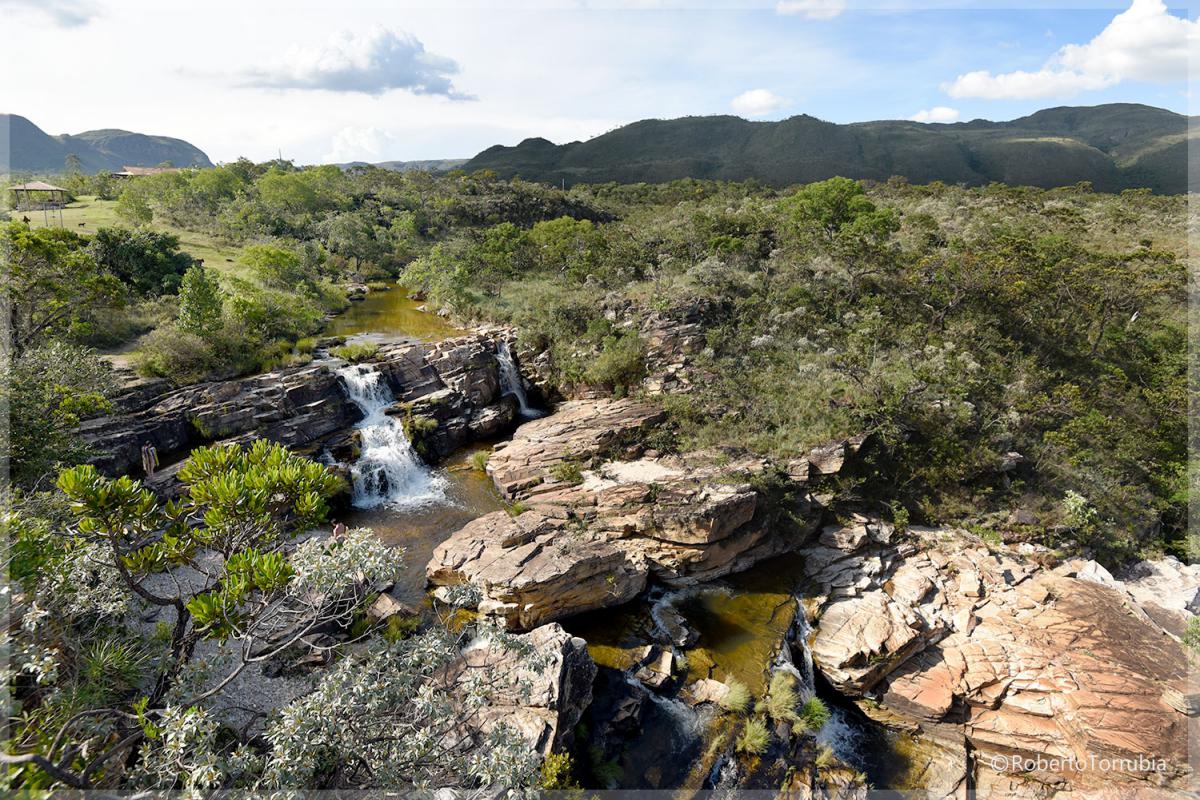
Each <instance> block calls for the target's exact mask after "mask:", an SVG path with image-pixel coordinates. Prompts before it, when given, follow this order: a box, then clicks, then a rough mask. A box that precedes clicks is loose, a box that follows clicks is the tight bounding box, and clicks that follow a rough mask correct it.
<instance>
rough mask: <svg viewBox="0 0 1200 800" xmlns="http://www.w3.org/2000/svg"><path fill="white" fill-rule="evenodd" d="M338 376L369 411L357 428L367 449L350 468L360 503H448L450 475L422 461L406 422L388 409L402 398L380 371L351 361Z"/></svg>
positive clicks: (358, 505)
mask: <svg viewBox="0 0 1200 800" xmlns="http://www.w3.org/2000/svg"><path fill="white" fill-rule="evenodd" d="M337 374H338V375H340V376H341V377H342V380H343V381H345V383H346V393H347V394H348V395H349V396H350V399H351V400H352V401H353V402H354V404H355V405H356V406H358V407H359V409H360V410H361V411H362V412H363V414H364V415H365V416H364V418H363V420H362V421H361V422H359V423H358V425H356V426H355V428H357V429H358V432H359V437H360V439H361V441H362V452H361V454H360V455H359V457H358V461H356V462H355V463H354V465H353V466H352V467H351V468H350V474H351V476H352V477H353V479H354V499H353V503H354V505H355V507H356V508H376V507H378V506H381V505H389V506H396V507H399V508H411V507H416V506H423V505H428V504H430V503H438V502H445V500H446V487H447V481H446V479H445V478H444V477H443V476H441V475H438V474H436V473H435V472H434V471H433V470H431V469H430V468H429V467H428V466H426V465H425V464H424V463H423V462H422V461H421V458H420V456H418V455H417V453H416V451H415V450H413V446H412V443H411V442H410V441H409V440H408V436H406V435H405V433H404V426H403V425H401V424H400V422H399V420H396V419H394V418H393V417H389V416H388V415H387V414H386V413H385V412H386V411H387V409H388V408H389V407H390V406H391V405H392V404H393V403H395V401H396V398H395V397H393V396H392V391H391V389H389V388H388V385H387V381H386V380H384V379H383V376H382V375H381V374H380V373H379V371H378V370H377V369H376V368H375V367H374V366H371V365H369V364H350V365H347V366H345V367H342V368H341V369H339V370H338V371H337Z"/></svg>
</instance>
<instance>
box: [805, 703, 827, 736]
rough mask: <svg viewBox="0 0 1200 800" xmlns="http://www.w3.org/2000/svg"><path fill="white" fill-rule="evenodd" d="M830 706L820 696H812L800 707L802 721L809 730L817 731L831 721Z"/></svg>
mask: <svg viewBox="0 0 1200 800" xmlns="http://www.w3.org/2000/svg"><path fill="white" fill-rule="evenodd" d="M829 716H830V715H829V708H828V707H827V706H826V705H825V703H823V702H822V701H821V699H820V698H819V697H810V698H808V700H805V701H804V705H803V706H801V707H800V722H801V723H803V725H804V727H805V728H807V729H808V730H810V731H812V732H813V733H816V732H817V731H819V730H821V728H824V727H825V723H827V722H829Z"/></svg>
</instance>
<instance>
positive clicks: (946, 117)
mask: <svg viewBox="0 0 1200 800" xmlns="http://www.w3.org/2000/svg"><path fill="white" fill-rule="evenodd" d="M909 119H911V120H912V121H913V122H956V121H957V120H958V109H957V108H950V107H949V106H934V107H933V108H926V109H924V110H922V111H918V112H917V113H915V114H913V115H912V116H911V117H909Z"/></svg>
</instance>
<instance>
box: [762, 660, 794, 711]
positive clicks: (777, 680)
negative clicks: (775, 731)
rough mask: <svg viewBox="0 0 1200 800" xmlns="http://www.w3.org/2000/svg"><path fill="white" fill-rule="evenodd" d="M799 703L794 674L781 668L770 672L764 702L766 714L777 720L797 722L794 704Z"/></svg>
mask: <svg viewBox="0 0 1200 800" xmlns="http://www.w3.org/2000/svg"><path fill="white" fill-rule="evenodd" d="M799 703H800V696H799V695H798V694H797V693H796V676H795V675H792V674H791V673H790V672H785V671H784V670H781V669H780V670H776V671H775V672H774V673H772V675H771V685H770V687H769V688H768V689H767V702H766V710H767V714H769V715H770V717H771V719H773V720H776V721H779V722H793V723H794V722H798V721H799V719H800V717H799V715H798V714H797V713H796V706H797V705H799Z"/></svg>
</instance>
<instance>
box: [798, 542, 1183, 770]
mask: <svg viewBox="0 0 1200 800" xmlns="http://www.w3.org/2000/svg"><path fill="white" fill-rule="evenodd" d="M910 535H911V536H913V539H914V541H911V542H906V543H901V544H898V545H882V544H867V545H865V546H864V545H863V544H862V537H861V536H858V535H856V534H853V533H850V532H843V533H841V534H838V535H831V536H828V537H826V536H822V539H821V542H820V543H819V544H817V545H815V546H813V547H811V548H809V549H808V550H807V551H806V559H805V569H806V572H807V573H808V575H809V577H810V579H811V580H812V582H813V584H814V586H815V589H816V594H815V597H814V598H813V600H812V601H811V602H812V605H813V606H814V607H815V609H816V610H815V613H814V616H815V617H816V620H815V622H816V625H815V628H816V630H815V635H814V636H813V637H812V645H811V650H812V656H813V659H814V662H815V663H816V664H817V666H818V668H820V669H821V671H822V672H823V674H824V675H825V676H826V677H827V678H829V680H830V682H831V683H832V684H833V685H834V686H835V688H837V689H838V690H839V691H842V692H844V693H847V694H849V695H851V696H855V697H862V696H866V695H870V696H871V697H873V698H876V699H877V701H878V703H879V706H878V707H877V709H878V711H879V712H881V713H888V714H892V715H894V717H895V718H896V719H898V720H900V721H902V722H903V724H905V725H906V726H912V727H915V728H916V729H917V730H920V731H922V732H926V733H930V734H938V735H943V734H944V732H945V730H947V729H949V730H952V731H956V732H958V734H959V735H961V736H963V737H964V738H965V741H966V742H967V743H968V745H969V748H970V749H971V750H972V751H973V752H974V753H975V754H976V763H978V764H981V765H983V767H984V768H986V767H987V765H988V764H989V763H990V761H989V760H990V759H992V758H993V757H995V758H996V759H999V758H1000V757H1002V756H1003V757H1009V756H1012V755H1017V756H1020V757H1027V758H1030V759H1033V760H1035V761H1036V759H1037V758H1038V757H1039V756H1041V757H1042V758H1043V760H1045V759H1051V760H1052V763H1053V764H1058V765H1059V768H1057V769H1055V768H1053V767H1050V768H1046V769H1041V771H1040V772H1039V771H1038V770H1035V772H1034V774H1033V775H1030V776H1022V777H1021V781H1024V780H1026V779H1027V778H1030V777H1032V778H1036V779H1037V780H1039V781H1043V782H1047V783H1061V784H1063V785H1064V786H1071V787H1075V788H1078V789H1087V790H1092V789H1096V788H1103V787H1112V786H1138V785H1144V783H1143V781H1151V782H1152V783H1154V784H1156V785H1157V784H1163V785H1175V784H1177V783H1178V782H1180V781H1182V780H1183V776H1184V775H1185V773H1186V767H1185V766H1184V765H1185V764H1186V743H1187V739H1188V731H1189V727H1191V726H1193V721H1192V718H1190V717H1188V716H1187V713H1188V712H1189V711H1190V709H1192V708H1193V707H1194V705H1196V704H1194V703H1193V698H1195V697H1196V696H1197V693H1196V692H1195V691H1193V690H1192V689H1191V688H1190V687H1191V684H1189V683H1188V682H1187V677H1188V676H1187V672H1188V670H1187V659H1186V656H1185V654H1184V651H1183V649H1182V646H1181V645H1180V643H1179V642H1178V641H1177V640H1175V639H1174V638H1173V637H1172V636H1170V635H1169V632H1168V631H1167V630H1165V629H1164V627H1163V626H1161V625H1160V624H1158V623H1156V622H1155V621H1154V619H1153V618H1152V617H1151V616H1150V615H1149V614H1148V613H1147V612H1146V611H1145V610H1144V609H1143V608H1142V606H1141V605H1140V603H1139V601H1138V599H1137V597H1136V595H1135V594H1134V590H1133V589H1130V588H1128V587H1127V586H1126V585H1125V584H1123V583H1122V582H1121V581H1118V580H1116V579H1115V578H1113V577H1112V576H1111V575H1109V574H1108V573H1107V571H1106V570H1103V568H1100V567H1099V565H1095V564H1090V563H1086V562H1075V563H1071V562H1069V563H1068V564H1064V565H1063V567H1062V568H1060V569H1059V570H1056V571H1054V572H1050V571H1046V570H1044V569H1041V568H1039V567H1038V566H1037V565H1036V564H1033V563H1030V562H1027V561H1026V560H1025V558H1024V557H1023V556H1021V555H1020V554H1019V553H1018V552H1016V551H1014V550H1010V549H1007V548H998V547H993V548H990V549H989V548H988V547H984V546H982V544H981V543H980V542H979V541H978V540H977V539H975V538H973V537H971V536H970V535H969V534H967V533H965V532H960V531H953V530H949V529H922V528H914V529H911V531H910ZM839 542H841V543H845V544H846V545H848V547H847V549H839V548H837V547H832V546H831V544H836V543H839ZM1167 569H1169V567H1168V568H1167ZM1147 574H1149V573H1147ZM1172 585H1174V584H1172ZM1180 585H1181V586H1186V581H1183V582H1181V584H1180ZM1185 592H1186V590H1185ZM1180 613H1190V612H1184V611H1180ZM939 731H940V732H941V733H939ZM1139 758H1142V759H1150V760H1152V761H1153V760H1155V759H1159V758H1161V759H1164V761H1165V763H1166V768H1165V770H1164V771H1162V772H1149V773H1148V772H1146V771H1145V770H1138V769H1137V768H1136V767H1132V768H1131V767H1129V766H1128V765H1129V764H1137V763H1139V762H1138V759H1139ZM1053 759H1058V760H1057V761H1053ZM1100 759H1108V760H1107V761H1104V762H1103V763H1104V764H1105V765H1107V767H1108V768H1107V769H1102V768H1100V766H1099V765H1100V764H1101V762H1100ZM1063 765H1066V766H1063ZM1072 765H1073V766H1072ZM988 780H991V778H989V779H988Z"/></svg>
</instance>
